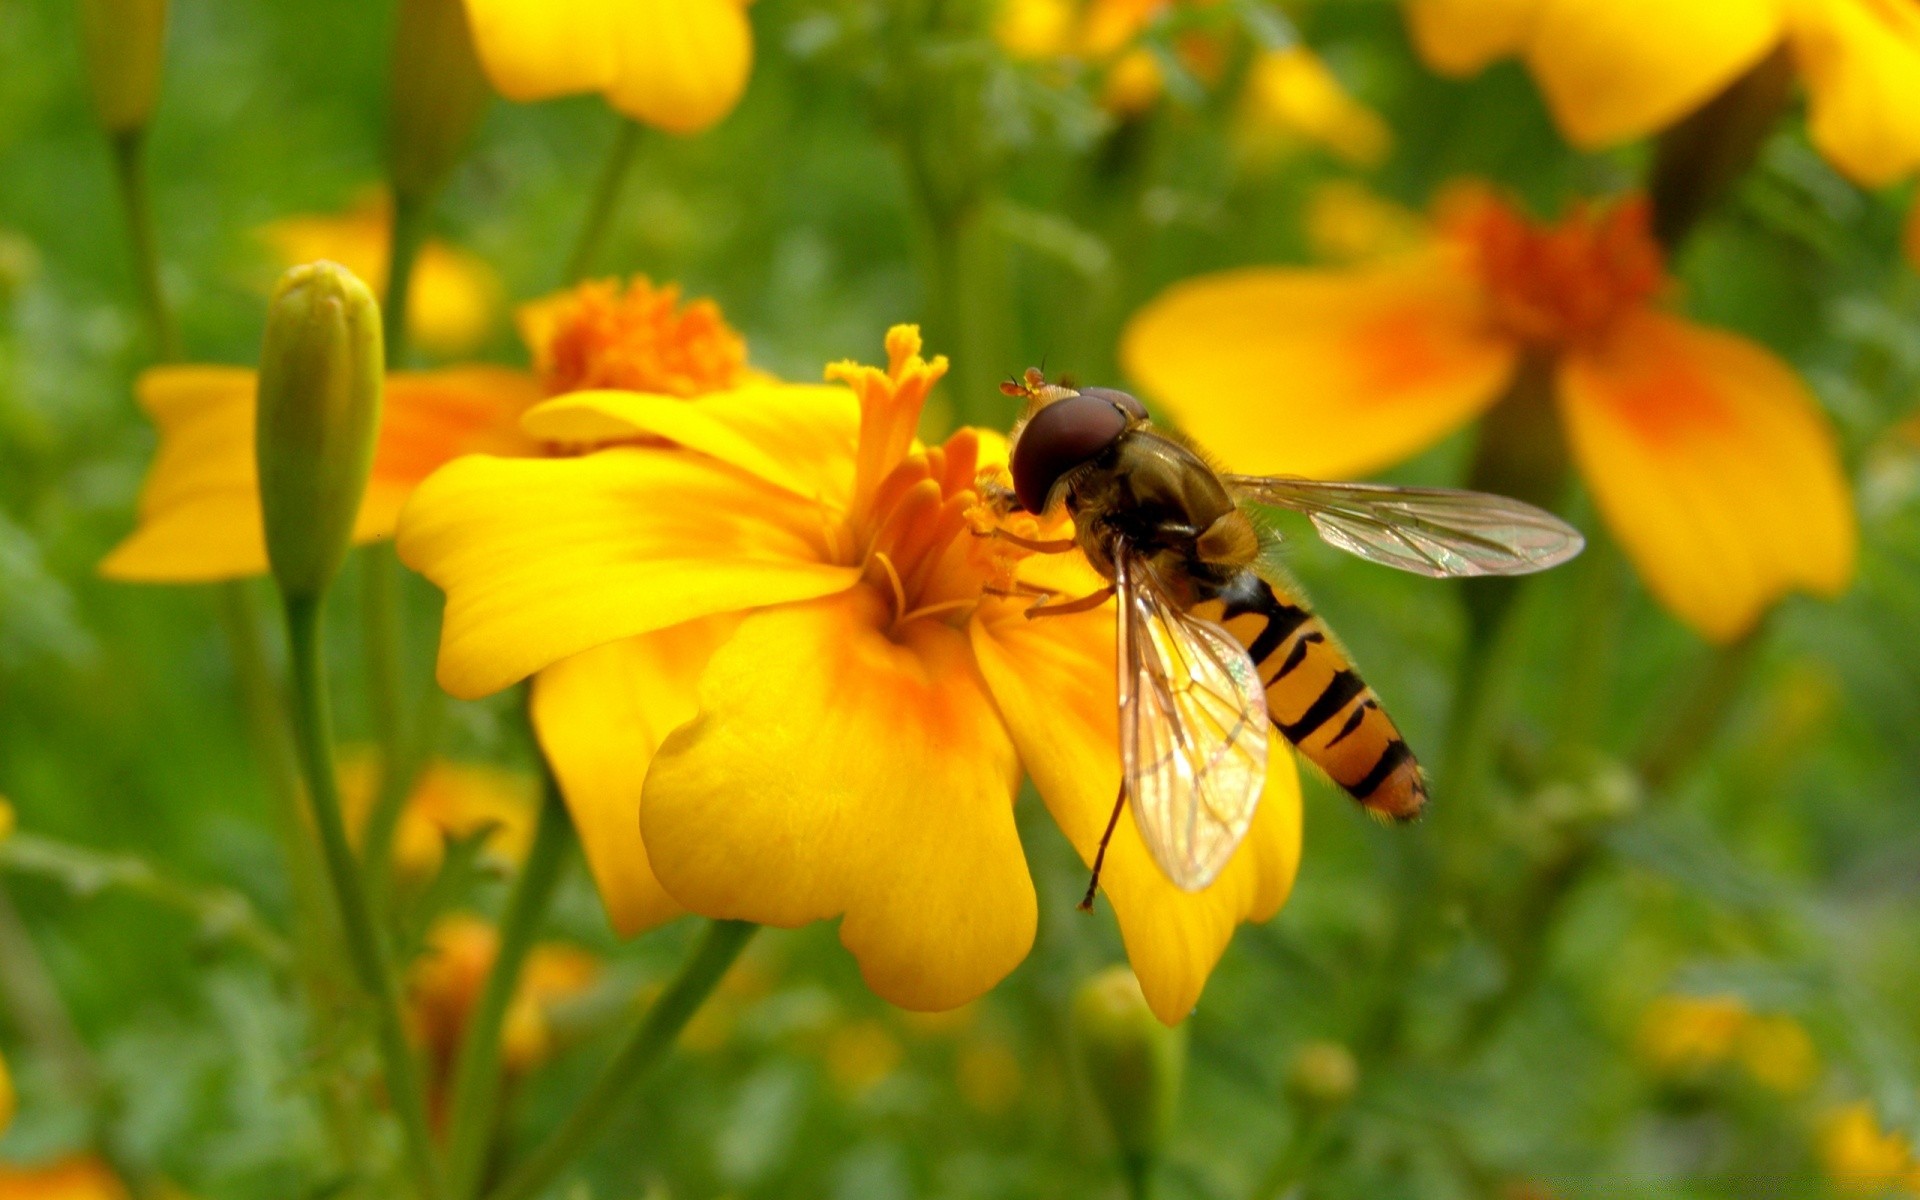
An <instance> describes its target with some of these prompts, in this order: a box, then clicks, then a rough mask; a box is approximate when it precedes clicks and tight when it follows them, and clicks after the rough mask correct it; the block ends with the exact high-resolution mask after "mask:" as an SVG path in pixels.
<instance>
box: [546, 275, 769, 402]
mask: <svg viewBox="0 0 1920 1200" xmlns="http://www.w3.org/2000/svg"><path fill="white" fill-rule="evenodd" d="M520 322H521V328H522V331H523V332H524V333H525V335H526V339H527V344H528V345H529V346H530V347H531V348H532V350H533V356H534V367H535V369H536V370H537V371H538V372H539V373H540V377H541V380H542V382H543V383H544V384H545V385H546V388H547V391H548V393H549V394H551V395H556V396H558V395H563V394H565V393H567V392H578V391H586V390H590V389H595V388H613V389H618V390H621V391H632V392H654V393H660V394H665V395H670V396H697V395H702V394H704V393H707V392H717V391H724V390H726V389H728V388H733V387H738V386H740V385H741V384H744V383H746V382H747V381H748V378H749V374H750V372H749V369H748V367H747V344H746V340H745V339H744V338H742V337H741V336H740V334H739V332H738V331H737V330H735V329H734V328H733V326H731V325H729V324H727V320H726V318H725V317H724V316H722V315H721V312H720V306H719V305H717V304H715V303H714V302H713V301H711V300H705V299H701V300H692V301H688V302H686V303H684V304H683V303H682V302H681V299H680V289H679V288H678V287H677V286H675V285H673V284H667V285H664V286H659V287H656V286H654V284H653V283H652V282H651V281H650V280H648V279H646V278H645V277H644V276H635V277H634V278H633V279H632V280H631V281H630V282H629V283H628V284H627V285H626V286H625V287H622V286H621V285H620V284H619V283H618V282H617V281H615V280H610V279H609V280H594V281H591V282H588V283H583V284H580V285H578V286H577V287H575V288H573V289H572V290H570V291H566V292H562V293H560V294H558V295H555V296H552V297H549V298H548V299H545V300H542V301H538V302H536V303H534V304H530V305H528V306H527V307H526V308H525V309H523V310H521V314H520Z"/></svg>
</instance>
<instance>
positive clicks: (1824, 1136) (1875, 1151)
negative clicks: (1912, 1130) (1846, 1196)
mask: <svg viewBox="0 0 1920 1200" xmlns="http://www.w3.org/2000/svg"><path fill="white" fill-rule="evenodd" d="M1820 1162H1821V1165H1822V1166H1823V1167H1825V1168H1826V1172H1827V1177H1828V1178H1829V1179H1831V1180H1833V1182H1834V1183H1835V1184H1837V1185H1838V1186H1839V1187H1841V1188H1843V1189H1845V1190H1846V1191H1848V1192H1852V1193H1855V1194H1860V1195H1872V1196H1883V1195H1885V1194H1887V1193H1888V1192H1889V1191H1894V1192H1897V1193H1899V1194H1902V1195H1914V1194H1920V1165H1917V1164H1916V1161H1915V1158H1914V1153H1913V1144H1912V1143H1911V1142H1909V1141H1908V1140H1907V1139H1906V1138H1904V1137H1902V1136H1900V1135H1899V1134H1897V1133H1890V1132H1887V1131H1885V1130H1883V1129H1881V1128H1880V1122H1879V1121H1878V1120H1876V1119H1875V1118H1874V1115H1873V1106H1872V1105H1870V1104H1867V1103H1866V1102H1865V1101H1862V1102H1860V1103H1858V1104H1849V1105H1846V1106H1845V1107H1843V1108H1838V1109H1835V1110H1834V1111H1832V1112H1830V1113H1828V1114H1827V1117H1826V1119H1825V1120H1824V1121H1822V1122H1821V1126H1820Z"/></svg>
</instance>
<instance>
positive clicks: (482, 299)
mask: <svg viewBox="0 0 1920 1200" xmlns="http://www.w3.org/2000/svg"><path fill="white" fill-rule="evenodd" d="M392 233H393V206H392V205H391V204H390V203H389V202H388V200H387V198H386V197H385V196H384V195H381V194H378V193H375V194H373V195H372V196H370V197H367V198H365V199H363V200H362V201H361V202H360V203H358V204H356V205H354V206H353V207H352V208H350V209H348V210H347V211H346V212H344V213H338V214H334V215H325V216H322V215H309V216H298V217H283V218H281V219H280V220H278V221H270V222H268V223H267V224H265V225H262V226H261V227H260V229H259V235H260V238H261V240H262V241H264V242H265V243H266V244H267V246H268V248H269V249H271V250H272V251H273V254H274V257H275V259H276V260H277V261H278V262H279V264H280V266H281V267H282V268H283V269H284V268H287V267H294V266H298V265H300V264H301V263H309V262H317V261H319V260H320V259H327V260H329V261H332V262H337V263H339V264H340V265H341V266H343V267H345V268H347V270H349V271H352V272H353V273H354V274H355V275H358V276H359V277H360V278H361V279H363V280H365V281H366V284H367V286H368V287H369V288H372V289H373V292H374V294H375V295H377V296H385V295H386V287H387V249H388V243H389V240H390V239H391V237H392ZM504 296H505V291H504V289H503V288H502V286H501V283H500V277H499V276H498V275H496V274H495V273H494V270H493V268H492V267H490V266H488V265H487V263H486V260H484V259H482V258H481V257H479V256H478V255H476V254H472V253H469V252H468V251H465V250H461V249H458V248H456V247H453V246H449V245H447V244H446V243H444V242H440V241H429V242H428V243H427V244H426V245H424V246H422V247H421V248H420V255H419V257H418V259H416V260H415V262H414V266H413V278H412V280H411V281H410V282H409V283H408V285H407V330H408V333H409V335H410V338H411V340H412V341H413V342H414V343H415V344H416V345H418V346H419V347H420V348H421V349H423V350H425V351H427V352H428V353H430V354H435V355H438V356H441V357H445V358H452V357H457V356H459V355H462V354H466V353H469V352H471V351H472V350H474V349H475V348H477V347H478V346H479V345H480V344H481V343H483V342H485V341H486V340H487V337H488V335H489V334H491V333H492V332H493V328H494V321H495V320H496V319H497V318H498V315H499V312H500V306H501V304H502V303H503V302H504Z"/></svg>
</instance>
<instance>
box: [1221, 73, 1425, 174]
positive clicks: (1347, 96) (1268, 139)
mask: <svg viewBox="0 0 1920 1200" xmlns="http://www.w3.org/2000/svg"><path fill="white" fill-rule="evenodd" d="M1239 136H1240V142H1241V146H1242V149H1243V150H1244V152H1246V153H1247V154H1249V155H1250V156H1252V157H1253V158H1254V159H1256V160H1261V159H1268V158H1272V157H1274V156H1275V155H1276V154H1277V153H1278V152H1280V151H1282V150H1284V149H1286V148H1287V147H1288V146H1289V145H1290V144H1294V143H1299V142H1308V143H1312V144H1314V145H1318V146H1324V147H1325V148H1326V149H1327V150H1329V151H1331V152H1332V153H1333V154H1335V155H1336V156H1338V157H1339V158H1340V159H1341V160H1343V161H1344V162H1346V163H1348V164H1350V165H1352V166H1355V167H1377V166H1379V165H1380V164H1381V163H1383V162H1385V161H1386V158H1387V155H1388V153H1390V152H1391V151H1392V149H1393V131H1392V130H1391V129H1389V128H1388V127H1387V123H1386V122H1385V121H1384V120H1382V119H1381V117H1380V114H1379V113H1376V112H1374V111H1373V110H1372V109H1371V108H1368V107H1367V106H1366V105H1364V104H1362V103H1360V102H1359V101H1358V100H1356V99H1354V98H1353V96H1352V94H1351V93H1349V92H1348V91H1347V90H1346V88H1345V87H1343V86H1341V83H1340V81H1339V79H1337V78H1335V76H1334V74H1333V72H1332V71H1330V70H1328V69H1327V64H1326V63H1325V62H1323V61H1321V59H1320V57H1319V56H1318V55H1316V54H1314V53H1313V52H1312V51H1311V50H1308V49H1307V48H1306V47H1305V46H1288V47H1286V48H1285V49H1281V50H1267V51H1264V52H1262V53H1261V54H1260V55H1259V56H1258V57H1257V58H1255V59H1254V61H1253V66H1252V67H1251V69H1250V70H1249V72H1248V75H1247V84H1246V93H1245V95H1244V97H1243V98H1242V101H1241V112H1240V123H1239Z"/></svg>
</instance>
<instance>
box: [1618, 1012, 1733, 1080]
mask: <svg viewBox="0 0 1920 1200" xmlns="http://www.w3.org/2000/svg"><path fill="white" fill-rule="evenodd" d="M1751 1016H1752V1014H1751V1013H1750V1012H1749V1011H1748V1009H1747V1006H1746V1004H1745V1003H1744V1002H1742V1001H1741V1000H1740V999H1739V997H1737V996H1682V995H1675V996H1662V997H1660V998H1659V999H1658V1000H1655V1001H1654V1002H1653V1003H1652V1004H1649V1005H1648V1006H1647V1009H1646V1011H1645V1012H1643V1013H1641V1014H1640V1029H1639V1033H1638V1035H1637V1037H1636V1039H1635V1049H1636V1050H1637V1051H1638V1053H1639V1056H1640V1060H1641V1061H1642V1062H1643V1063H1645V1064H1646V1065H1647V1066H1648V1067H1649V1068H1650V1069H1651V1070H1653V1071H1654V1072H1655V1073H1657V1074H1662V1075H1673V1074H1688V1073H1692V1072H1696V1071H1700V1070H1703V1069H1705V1068H1707V1067H1714V1066H1718V1065H1720V1064H1721V1063H1724V1062H1726V1061H1727V1060H1728V1059H1730V1058H1732V1057H1733V1053H1734V1047H1735V1044H1736V1043H1737V1042H1738V1041H1739V1038H1740V1032H1741V1030H1742V1029H1744V1028H1745V1027H1746V1024H1747V1021H1748V1020H1749V1019H1750V1018H1751Z"/></svg>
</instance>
